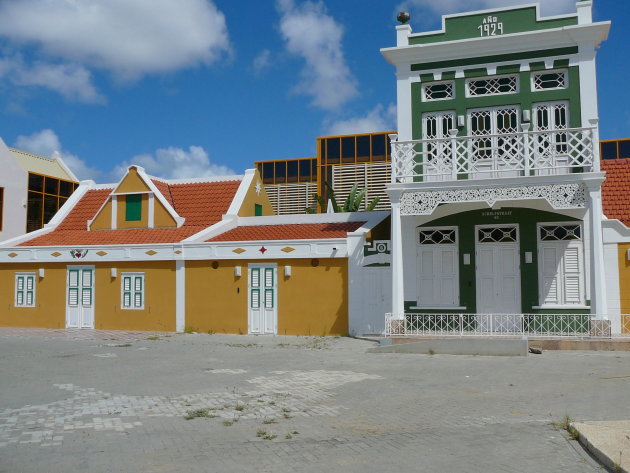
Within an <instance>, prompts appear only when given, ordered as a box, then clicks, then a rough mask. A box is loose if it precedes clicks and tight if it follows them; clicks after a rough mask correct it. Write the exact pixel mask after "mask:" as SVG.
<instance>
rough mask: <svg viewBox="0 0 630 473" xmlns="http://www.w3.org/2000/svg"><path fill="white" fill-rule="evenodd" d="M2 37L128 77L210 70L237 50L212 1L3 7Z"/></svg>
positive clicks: (37, 1)
mask: <svg viewBox="0 0 630 473" xmlns="http://www.w3.org/2000/svg"><path fill="white" fill-rule="evenodd" d="M0 36H4V37H6V38H8V39H9V40H11V41H12V42H13V44H14V45H16V44H17V45H19V44H27V45H33V44H34V45H37V46H39V47H40V48H41V50H42V51H43V52H44V53H46V54H48V55H51V56H53V57H56V58H59V59H61V60H63V61H67V62H72V63H80V64H83V65H86V66H90V67H97V68H102V69H106V70H109V71H112V72H114V73H115V75H116V76H117V77H118V78H121V79H134V78H138V77H140V76H142V75H144V74H150V73H160V72H167V71H173V70H177V69H181V68H185V67H190V66H195V65H198V64H200V63H201V64H210V63H212V62H214V61H216V60H217V59H218V58H219V57H220V56H221V55H222V53H225V52H229V50H230V45H229V39H228V32H227V26H226V22H225V16H224V15H223V13H222V12H220V11H219V10H218V9H217V7H216V6H215V5H214V3H213V2H212V1H211V0H177V1H173V0H132V1H129V0H107V1H103V0H20V1H19V2H18V1H6V2H0Z"/></svg>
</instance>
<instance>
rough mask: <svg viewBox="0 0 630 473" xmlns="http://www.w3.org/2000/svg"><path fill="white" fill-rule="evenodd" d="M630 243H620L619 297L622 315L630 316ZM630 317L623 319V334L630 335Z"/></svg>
mask: <svg viewBox="0 0 630 473" xmlns="http://www.w3.org/2000/svg"><path fill="white" fill-rule="evenodd" d="M629 249H630V243H619V245H618V251H619V253H618V257H619V297H620V299H621V301H620V303H621V313H622V314H630V261H628V258H626V254H627V252H628V250H629ZM628 319H630V317H622V320H621V322H622V323H621V333H630V320H628Z"/></svg>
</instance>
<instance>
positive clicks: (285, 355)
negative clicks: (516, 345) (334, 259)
mask: <svg viewBox="0 0 630 473" xmlns="http://www.w3.org/2000/svg"><path fill="white" fill-rule="evenodd" d="M375 345H376V344H375V343H372V342H369V341H364V340H353V339H347V338H318V337H256V336H238V335H201V334H179V335H176V334H168V335H165V334H143V333H132V332H107V333H105V332H90V331H82V332H73V331H61V332H60V331H54V332H53V331H45V330H42V331H36V330H21V331H17V330H15V329H0V472H2V473H19V472H29V473H30V472H36V471H46V472H50V473H56V472H64V473H66V472H84V471H89V472H91V473H92V472H94V473H99V472H126V473H127V472H215V471H216V472H221V473H224V472H239V473H240V472H242V471H259V472H271V471H273V472H295V471H300V472H307V473H308V472H318V473H320V472H321V470H322V469H327V470H330V471H335V472H361V473H366V472H367V473H371V472H383V471H401V472H407V471H423V472H441V473H443V472H469V473H476V472H479V473H482V472H483V473H487V472H510V473H514V472H527V473H531V472H532V471H536V472H539V473H544V472H549V473H551V472H553V473H556V472H596V471H604V470H602V467H601V466H600V464H599V463H598V462H597V461H596V460H595V459H594V458H593V457H592V456H591V455H589V454H588V453H587V452H586V451H585V450H584V449H583V448H582V446H581V445H580V444H579V443H578V442H575V441H573V440H571V439H570V438H569V435H568V433H567V432H566V431H564V430H562V429H561V428H558V427H557V423H558V422H561V421H562V419H563V418H564V417H565V416H568V417H570V418H571V419H574V420H575V421H576V422H589V421H615V420H619V419H628V418H630V403H628V402H627V393H628V392H630V378H628V377H627V376H628V375H630V353H627V352H544V353H543V354H542V355H532V356H527V357H486V356H483V357H482V356H479V357H477V356H467V355H463V356H450V355H408V354H397V353H392V354H371V353H366V352H367V350H368V348H371V347H373V346H375ZM186 418H188V420H187V419H186Z"/></svg>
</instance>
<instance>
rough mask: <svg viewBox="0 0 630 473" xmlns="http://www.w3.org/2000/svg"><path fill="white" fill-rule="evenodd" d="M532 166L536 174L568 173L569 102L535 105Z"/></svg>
mask: <svg viewBox="0 0 630 473" xmlns="http://www.w3.org/2000/svg"><path fill="white" fill-rule="evenodd" d="M533 112H534V113H533V115H534V132H535V133H534V137H533V139H534V148H533V155H532V156H531V157H532V160H533V166H532V167H533V168H534V169H536V170H537V172H536V173H537V174H538V175H541V176H546V175H550V174H568V173H569V172H570V171H571V168H570V165H571V164H572V163H571V157H570V155H569V152H568V150H569V147H568V135H567V133H566V132H563V131H562V130H566V129H567V128H568V127H569V104H568V102H548V103H539V104H535V105H534V109H533Z"/></svg>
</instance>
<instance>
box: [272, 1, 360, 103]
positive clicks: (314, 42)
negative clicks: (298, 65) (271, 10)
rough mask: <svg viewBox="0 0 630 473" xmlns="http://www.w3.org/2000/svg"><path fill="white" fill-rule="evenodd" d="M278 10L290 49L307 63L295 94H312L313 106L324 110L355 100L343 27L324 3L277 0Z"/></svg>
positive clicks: (354, 81) (355, 83)
mask: <svg viewBox="0 0 630 473" xmlns="http://www.w3.org/2000/svg"><path fill="white" fill-rule="evenodd" d="M277 8H278V11H279V12H280V15H281V17H280V33H281V34H282V38H283V39H284V41H285V43H286V48H287V50H288V51H289V52H290V53H291V54H294V55H296V56H300V57H302V58H303V59H304V60H305V61H306V65H305V66H304V68H303V69H302V72H301V75H302V80H301V81H300V83H299V84H298V85H297V87H296V88H295V91H296V92H299V93H302V94H307V95H311V96H312V97H313V101H312V104H313V105H315V106H316V107H319V108H322V109H324V110H335V109H337V108H339V107H340V106H341V105H343V104H344V103H346V102H347V101H349V100H350V99H352V98H353V97H355V96H356V95H357V81H356V79H355V78H354V76H353V75H352V73H351V72H350V69H349V68H348V66H347V64H346V61H345V58H344V55H343V50H342V45H341V39H342V37H343V27H342V26H341V25H340V24H339V23H337V22H336V21H335V20H334V19H333V17H331V16H330V15H328V14H327V13H326V8H325V6H324V4H323V3H322V2H310V1H306V2H304V3H302V4H301V5H296V4H295V2H294V0H278V1H277Z"/></svg>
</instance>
